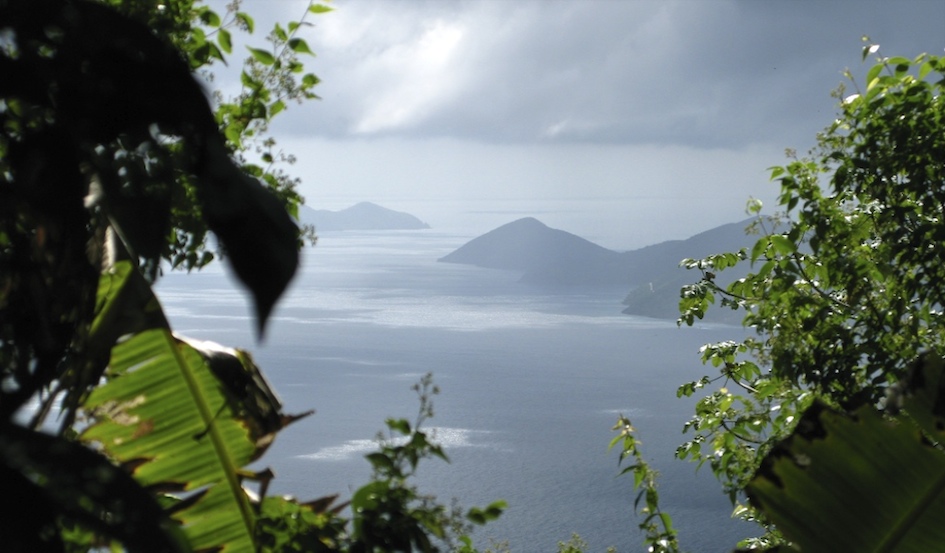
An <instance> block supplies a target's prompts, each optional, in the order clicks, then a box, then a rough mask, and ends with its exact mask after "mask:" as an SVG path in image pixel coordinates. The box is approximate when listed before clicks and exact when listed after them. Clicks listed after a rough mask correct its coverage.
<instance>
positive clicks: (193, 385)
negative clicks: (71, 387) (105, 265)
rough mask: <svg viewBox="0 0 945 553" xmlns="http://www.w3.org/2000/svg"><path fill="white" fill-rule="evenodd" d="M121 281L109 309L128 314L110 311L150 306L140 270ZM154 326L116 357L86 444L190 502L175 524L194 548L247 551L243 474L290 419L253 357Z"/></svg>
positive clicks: (89, 404) (89, 408)
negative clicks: (178, 336) (179, 526)
mask: <svg viewBox="0 0 945 553" xmlns="http://www.w3.org/2000/svg"><path fill="white" fill-rule="evenodd" d="M124 264H127V262H124V263H123V264H121V265H124ZM116 274H117V275H119V276H118V277H117V279H116V278H113V279H112V283H111V287H112V288H113V289H114V294H112V295H111V296H110V298H111V299H110V301H114V302H116V303H120V304H122V305H124V309H122V307H119V306H116V307H115V308H113V309H108V310H107V311H118V312H121V311H123V310H127V309H132V310H133V309H134V306H135V305H139V304H146V305H154V298H153V295H151V293H150V289H149V288H148V287H147V286H146V285H145V286H144V287H142V286H141V284H142V280H141V276H140V274H139V273H138V272H137V271H135V270H132V271H119V272H118V273H116ZM123 290H128V292H123ZM152 326H154V327H153V328H150V329H147V330H144V331H142V332H137V333H134V334H132V335H130V336H129V337H127V338H125V339H124V340H123V341H121V342H120V343H119V344H118V345H116V346H115V347H114V348H113V349H112V353H111V360H110V363H109V368H108V371H107V373H106V374H107V376H108V381H107V382H106V383H105V384H103V385H100V386H99V387H98V388H96V389H95V390H94V391H93V392H92V393H91V394H90V395H89V397H88V399H87V401H86V403H85V405H84V409H85V411H86V412H87V413H88V414H89V415H90V418H91V419H92V420H93V421H94V422H93V423H92V424H91V425H90V426H89V427H88V428H87V429H86V430H85V431H84V432H83V433H82V435H81V439H82V440H83V441H85V442H91V443H95V444H97V445H98V447H100V448H101V451H103V452H104V453H106V454H107V455H109V456H110V457H112V458H114V459H115V460H117V461H118V462H121V463H132V464H133V466H134V470H133V476H134V477H135V479H136V480H137V481H138V482H139V483H140V484H141V485H143V486H145V487H152V488H155V489H163V490H176V491H177V493H180V494H184V495H185V496H186V499H188V500H190V503H189V504H187V506H186V507H185V508H183V509H180V510H179V511H177V512H176V513H175V514H174V517H175V518H176V519H177V520H178V521H179V522H180V523H181V524H182V525H183V527H184V531H185V533H186V534H187V536H188V538H189V540H190V541H191V543H192V545H193V547H194V548H195V549H206V548H215V547H221V546H226V547H229V548H232V550H234V551H235V550H246V551H251V550H253V547H254V546H253V531H254V530H253V529H254V520H255V518H254V514H253V512H252V509H251V507H250V505H249V498H248V497H247V495H246V492H245V491H244V490H243V488H242V486H241V483H240V480H239V478H240V477H239V474H240V472H241V471H242V469H243V467H244V466H245V465H247V464H248V463H249V462H251V461H252V460H254V459H255V458H256V457H258V456H259V455H260V454H261V453H262V451H264V450H265V447H266V446H267V445H268V444H269V443H270V442H271V441H272V436H273V435H274V433H275V432H276V431H278V429H280V428H281V427H282V426H284V424H285V423H286V419H285V417H283V415H282V414H281V412H279V405H278V401H277V400H275V398H274V396H273V395H272V392H271V391H270V390H268V387H267V386H266V385H265V382H264V381H262V380H261V376H259V375H258V369H256V368H255V366H254V365H252V362H251V360H249V358H248V356H246V355H245V354H240V352H237V351H235V350H226V349H225V348H220V347H211V346H209V345H208V344H206V343H200V344H197V345H198V346H200V348H201V349H199V350H198V349H197V348H195V347H193V346H192V345H191V344H189V343H187V342H185V341H183V340H182V339H180V338H177V337H175V336H173V335H172V334H171V331H170V328H168V327H167V326H166V323H165V325H163V326H161V325H152ZM185 503H187V502H186V501H185Z"/></svg>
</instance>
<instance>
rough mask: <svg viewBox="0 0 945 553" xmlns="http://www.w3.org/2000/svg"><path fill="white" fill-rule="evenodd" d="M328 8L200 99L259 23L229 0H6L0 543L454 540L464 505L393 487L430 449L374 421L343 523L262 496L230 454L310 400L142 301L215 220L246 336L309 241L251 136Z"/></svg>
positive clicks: (65, 546)
mask: <svg viewBox="0 0 945 553" xmlns="http://www.w3.org/2000/svg"><path fill="white" fill-rule="evenodd" d="M325 11H328V8H326V7H325V6H322V5H319V4H313V3H310V4H309V6H308V7H307V9H306V10H305V16H303V18H302V19H300V20H299V21H295V22H290V23H288V24H287V25H286V26H285V27H283V26H282V25H280V24H277V25H275V27H274V28H273V30H272V32H271V33H270V34H269V35H268V37H266V41H267V45H266V46H265V47H260V46H258V45H252V46H248V47H247V49H248V50H247V52H248V53H247V57H246V59H245V61H244V62H243V69H242V72H241V77H242V79H241V82H242V90H241V91H240V92H239V93H238V94H237V95H236V96H234V97H232V98H224V97H223V96H221V95H216V96H215V98H214V100H215V104H216V108H215V109H212V108H211V107H210V103H209V102H208V98H207V97H206V96H205V94H204V91H203V88H202V86H201V85H200V84H199V82H198V80H196V79H195V73H202V74H203V75H204V78H205V79H207V80H210V79H211V78H212V75H211V74H210V73H208V72H207V70H208V68H209V67H210V66H212V64H213V63H216V62H221V63H226V62H227V60H228V59H230V60H231V61H232V57H233V55H232V52H233V43H234V38H233V33H234V32H247V33H252V32H253V30H254V21H253V19H252V17H251V16H250V15H249V14H247V13H245V12H243V11H240V6H239V2H234V3H231V4H230V5H229V6H228V7H227V11H226V13H225V14H223V15H222V16H221V15H220V14H218V13H216V12H214V11H213V10H211V9H210V8H208V7H206V6H201V5H199V4H197V3H196V2H194V1H192V0H166V1H163V2H161V3H160V4H158V3H153V2H141V1H137V0H108V1H101V2H95V1H92V0H31V1H23V0H0V74H2V75H3V79H0V379H2V380H0V478H2V480H3V481H4V483H5V485H6V488H5V492H6V493H5V494H4V497H3V498H2V499H0V502H2V504H3V506H4V512H5V513H11V512H14V511H16V512H18V513H19V514H20V515H21V516H20V517H16V518H9V517H0V532H2V535H3V536H4V546H5V547H9V548H11V549H13V550H24V551H25V550H30V551H33V550H37V551H38V550H61V551H64V550H69V551H83V550H88V549H90V548H96V547H101V546H106V547H107V546H110V545H111V544H113V543H115V542H120V543H122V544H123V545H124V546H125V547H127V548H129V549H132V550H135V551H189V550H211V549H213V550H216V549H220V550H227V551H254V550H265V551H300V550H305V551H319V550H321V551H375V550H407V549H409V548H412V547H415V548H419V549H421V550H424V551H435V550H437V546H435V545H433V543H431V541H430V540H429V539H428V537H427V535H428V534H429V535H431V536H433V537H434V538H446V537H448V530H447V529H448V528H449V529H452V526H450V524H454V525H455V523H456V520H457V517H456V516H454V514H453V513H451V512H449V513H448V512H447V511H446V510H445V509H444V508H442V507H440V506H438V505H436V504H435V503H432V502H430V501H423V500H422V498H421V496H420V495H419V493H418V492H417V490H415V489H414V488H413V487H411V486H409V485H408V484H407V478H408V477H409V476H410V475H411V474H412V471H413V470H414V469H415V468H416V466H417V463H418V461H419V460H420V459H423V458H426V457H430V456H439V457H445V456H444V455H443V452H442V451H441V450H439V448H438V447H436V446H435V445H434V444H432V443H431V442H429V441H428V440H427V439H426V435H425V434H424V433H423V432H422V431H421V430H420V428H419V427H418V426H414V427H411V426H409V425H408V424H407V423H406V422H403V421H392V422H389V426H390V428H391V430H396V431H399V432H402V433H403V434H404V435H405V436H406V437H407V438H409V439H408V441H407V443H406V444H404V445H396V446H394V445H385V446H383V447H382V448H381V451H380V453H378V454H375V455H374V456H371V457H370V460H371V461H372V463H373V464H374V466H375V468H376V469H377V470H376V475H375V476H376V477H375V480H373V481H372V482H370V483H369V484H368V485H367V486H366V488H365V490H367V491H365V490H360V491H358V492H357V493H356V494H355V497H354V498H352V505H353V507H354V509H353V513H352V515H351V519H350V520H349V519H346V518H344V517H342V516H341V515H340V513H341V510H342V509H343V508H344V505H343V504H342V505H335V504H334V502H335V499H336V498H334V497H326V498H321V499H318V500H315V501H309V502H300V501H297V500H294V499H288V498H281V497H268V496H267V495H266V490H267V487H268V483H269V481H270V479H271V477H272V475H271V473H269V472H268V471H261V472H257V473H252V472H250V471H249V470H248V469H247V468H246V466H247V465H248V464H249V463H250V462H252V461H254V460H255V459H257V458H259V457H260V456H261V455H262V454H263V453H264V452H265V450H266V448H267V447H268V445H269V444H270V443H271V442H272V440H273V439H274V437H275V435H276V434H277V433H278V431H279V430H281V429H282V428H283V427H284V426H285V425H287V424H289V423H291V422H292V421H294V420H296V419H297V418H299V417H300V416H304V414H303V415H286V414H284V413H283V412H282V409H281V405H280V404H279V402H278V400H277V398H276V396H275V394H274V393H273V391H272V390H271V389H270V387H269V385H268V384H267V383H266V381H265V379H264V378H263V377H262V374H261V372H260V371H259V369H258V367H256V365H255V364H254V362H253V360H252V358H251V356H250V355H249V354H248V353H247V352H244V351H238V350H233V349H229V348H225V347H223V346H219V345H217V344H210V343H206V342H201V341H197V340H192V339H187V338H184V337H181V336H178V335H176V334H173V333H172V330H171V328H170V325H169V324H168V322H167V320H166V318H165V317H164V315H163V313H162V311H161V308H160V305H159V304H158V302H157V300H156V298H155V297H154V295H153V293H152V291H151V284H152V283H153V281H154V280H155V279H156V278H158V277H159V275H160V272H161V267H162V263H166V264H167V265H169V266H170V267H173V268H186V269H194V268H200V267H202V266H204V265H206V264H207V263H209V262H210V261H211V260H212V259H213V257H214V253H213V252H211V251H210V249H209V247H208V241H207V236H208V232H213V233H214V234H215V235H216V238H217V240H218V241H219V243H220V246H221V251H220V252H219V253H223V254H224V256H225V257H226V258H227V260H228V261H229V264H230V266H231V267H232V269H233V271H234V272H235V273H236V275H237V276H238V277H239V279H240V280H241V281H242V283H243V284H244V285H245V286H246V287H247V288H248V289H249V291H250V293H251V295H252V297H253V301H254V306H255V310H256V315H257V322H258V331H259V333H260V335H262V333H263V331H264V328H265V323H266V320H267V318H268V316H269V314H270V312H271V310H272V308H273V306H274V304H275V302H276V301H277V300H278V298H279V296H280V295H281V294H282V292H283V290H284V289H285V287H286V285H287V284H288V282H289V281H290V280H291V278H292V277H293V275H294V273H295V270H296V268H297V265H298V249H299V247H300V246H301V245H302V243H303V240H304V239H305V238H306V237H308V238H313V237H312V236H311V233H310V232H307V231H306V229H299V228H298V226H297V225H296V223H295V222H294V220H293V218H292V217H291V216H290V215H294V214H295V212H296V209H297V205H298V203H299V202H300V201H301V198H300V197H299V196H298V194H297V193H296V191H295V184H296V181H295V180H294V179H292V178H291V177H289V176H288V175H287V174H286V173H285V172H284V171H283V170H282V169H281V166H282V164H284V163H287V162H289V163H290V162H291V161H292V160H291V157H290V156H286V155H283V154H281V153H279V151H278V150H277V149H276V143H275V141H274V140H273V139H272V138H271V137H269V136H267V134H266V131H267V127H268V124H269V122H270V121H271V120H272V118H273V117H275V116H277V115H278V114H279V113H281V112H282V111H283V110H285V109H286V108H287V105H288V104H289V103H291V102H293V101H304V100H308V99H312V98H315V97H316V96H315V95H314V93H313V87H314V86H315V85H316V84H317V83H318V79H317V77H315V75H314V74H311V73H306V72H305V68H304V64H303V62H302V61H301V60H302V58H301V57H300V56H303V55H307V54H311V50H310V49H309V47H308V45H307V44H306V42H305V41H304V39H302V38H301V37H299V36H298V35H297V31H298V29H300V28H301V27H303V26H304V25H306V24H307V23H306V20H305V18H306V17H308V16H309V15H311V14H319V13H323V12H325ZM258 163H261V164H262V165H260V164H258ZM422 386H423V388H422V390H421V389H420V388H418V391H421V392H422V393H421V400H422V401H421V409H422V412H423V413H426V415H425V416H424V417H421V419H422V418H425V417H426V416H429V414H432V412H431V411H430V407H429V403H428V397H429V393H428V392H429V390H428V388H429V382H428V381H424V383H423V384H422ZM31 401H38V402H39V405H38V407H34V406H33V404H31V403H30V402H31ZM59 401H61V410H62V414H61V416H60V418H59V421H58V424H57V425H56V428H53V427H52V425H46V427H45V428H44V429H42V430H41V427H43V422H44V420H45V419H46V417H47V415H48V414H50V412H52V411H53V410H54V408H55V406H56V405H57V404H58V402H59ZM77 421H79V423H77ZM407 467H409V470H408V468H407ZM253 487H255V490H256V492H255V493H252V492H250V491H249V489H250V488H253ZM372 502H373V503H372ZM378 502H380V503H383V505H384V507H383V508H373V507H372V505H375V504H379V503H378ZM501 509H502V506H501V504H496V505H492V506H490V507H489V508H487V509H485V510H472V511H470V513H469V514H470V516H471V520H472V521H473V522H484V521H486V520H488V519H491V518H495V516H498V514H499V513H500V512H501ZM385 524H387V526H385ZM463 530H465V527H463ZM378 540H388V541H381V542H379V541H378Z"/></svg>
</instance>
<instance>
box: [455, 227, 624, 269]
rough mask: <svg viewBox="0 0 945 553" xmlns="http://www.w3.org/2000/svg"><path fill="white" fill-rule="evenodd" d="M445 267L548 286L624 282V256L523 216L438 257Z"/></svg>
mask: <svg viewBox="0 0 945 553" xmlns="http://www.w3.org/2000/svg"><path fill="white" fill-rule="evenodd" d="M440 261H443V262H446V263H461V264H465V265H476V266H479V267H485V268H490V269H505V270H512V271H523V272H524V274H523V275H522V280H524V281H528V282H534V283H546V284H552V283H553V284H620V285H627V284H628V281H627V279H626V277H624V276H623V272H624V271H622V270H620V267H619V266H620V265H621V254H619V253H617V252H614V251H611V250H608V249H606V248H603V247H601V246H598V245H597V244H594V243H593V242H589V241H588V240H585V239H583V238H581V237H580V236H576V235H574V234H571V233H569V232H565V231H563V230H558V229H553V228H550V227H548V226H547V225H545V224H544V223H542V222H541V221H539V220H538V219H535V218H534V217H524V218H521V219H517V220H515V221H512V222H511V223H506V224H504V225H502V226H500V227H498V228H496V229H493V230H491V231H489V232H487V233H486V234H483V235H482V236H480V237H478V238H474V239H473V240H470V241H469V242H467V243H466V244H465V245H463V246H461V247H460V248H459V249H457V250H456V251H454V252H452V253H450V254H449V255H447V256H445V257H443V258H441V259H440Z"/></svg>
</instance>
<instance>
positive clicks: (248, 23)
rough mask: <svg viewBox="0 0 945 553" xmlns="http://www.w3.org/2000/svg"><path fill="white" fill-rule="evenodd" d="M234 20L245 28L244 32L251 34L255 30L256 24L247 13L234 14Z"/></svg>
mask: <svg viewBox="0 0 945 553" xmlns="http://www.w3.org/2000/svg"><path fill="white" fill-rule="evenodd" d="M235 17H236V20H237V21H239V22H240V23H241V24H243V25H244V26H245V27H246V30H247V31H249V32H250V33H252V32H253V31H254V30H255V29H256V23H255V22H254V21H253V18H252V17H250V15H249V14H248V13H245V12H236V15H235Z"/></svg>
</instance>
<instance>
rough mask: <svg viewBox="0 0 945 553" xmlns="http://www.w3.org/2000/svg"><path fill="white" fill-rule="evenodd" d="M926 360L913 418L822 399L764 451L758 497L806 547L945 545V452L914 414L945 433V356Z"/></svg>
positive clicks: (909, 396) (910, 399) (924, 548)
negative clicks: (840, 407) (849, 409)
mask: <svg viewBox="0 0 945 553" xmlns="http://www.w3.org/2000/svg"><path fill="white" fill-rule="evenodd" d="M926 361H927V362H921V363H919V364H918V366H917V368H916V370H915V371H914V374H913V378H912V379H911V382H910V383H909V384H908V385H907V386H906V387H905V389H904V392H903V393H904V396H905V399H904V401H903V406H904V407H905V409H906V410H907V411H908V415H911V417H910V416H906V415H905V414H900V415H898V416H897V417H896V418H895V419H891V418H890V417H885V416H883V415H882V414H880V413H879V412H878V411H877V410H876V409H875V408H873V407H872V406H870V405H866V406H863V407H861V408H859V409H858V410H856V411H855V412H853V413H852V414H847V413H842V412H838V411H835V410H832V409H830V408H828V407H826V406H824V405H823V404H815V405H814V406H813V407H811V408H810V409H809V410H808V411H807V412H806V413H805V414H804V416H803V417H802V419H801V421H800V422H799V424H798V427H797V429H796V430H795V432H794V433H793V434H792V435H791V436H790V437H789V438H788V439H786V440H785V441H784V442H782V443H781V444H779V445H778V446H777V447H776V448H775V449H774V450H773V451H772V452H771V453H770V454H769V455H768V456H767V457H766V458H765V459H764V461H763V463H762V466H761V468H760V470H759V471H758V473H757V474H756V475H755V477H754V478H753V479H752V481H751V482H750V484H749V485H748V486H747V492H748V496H749V498H750V500H751V502H752V503H753V504H754V505H755V506H756V507H758V508H760V509H761V510H762V511H764V513H765V514H766V515H767V516H768V517H769V518H770V519H771V520H772V521H773V522H774V523H775V525H776V526H777V527H778V529H779V530H781V532H782V533H783V534H784V535H785V537H787V538H788V539H789V540H791V541H792V542H793V543H794V544H795V545H796V546H798V548H799V549H800V550H801V551H804V553H810V552H814V553H816V552H836V551H848V552H860V551H870V552H877V553H878V552H893V551H895V552H897V553H912V552H915V553H923V552H928V551H938V550H941V548H942V544H945V525H943V524H942V521H943V520H945V452H943V451H942V449H941V447H940V446H939V445H938V444H933V443H931V442H930V441H929V440H928V439H927V438H926V437H925V436H924V435H923V434H922V432H921V431H920V429H919V426H918V425H916V424H915V422H914V421H915V420H918V421H921V423H922V424H921V426H923V428H927V429H928V431H930V432H931V433H933V435H934V434H935V433H936V431H937V432H938V433H941V428H942V426H941V425H940V424H936V422H937V421H940V420H941V416H942V415H943V409H942V407H943V405H945V402H943V400H945V396H943V395H942V394H941V393H940V389H941V382H942V362H941V359H934V358H929V359H927V360H926ZM935 437H936V438H939V437H940V436H935Z"/></svg>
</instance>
